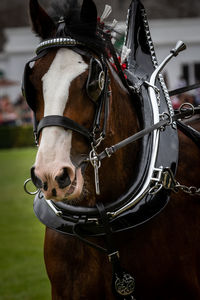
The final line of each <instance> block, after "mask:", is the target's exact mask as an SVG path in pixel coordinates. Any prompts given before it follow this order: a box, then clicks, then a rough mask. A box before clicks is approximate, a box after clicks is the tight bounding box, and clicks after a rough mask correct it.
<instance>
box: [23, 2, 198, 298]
mask: <svg viewBox="0 0 200 300" xmlns="http://www.w3.org/2000/svg"><path fill="white" fill-rule="evenodd" d="M67 3H68V2H66V4H67ZM76 5H77V3H76ZM76 5H75V4H74V5H73V3H72V8H73V9H72V10H71V14H68V15H66V13H65V10H64V9H63V8H59V10H58V9H57V10H55V11H56V12H59V14H57V15H56V14H55V15H56V17H57V19H53V17H52V16H51V17H50V15H48V14H47V13H46V12H45V10H44V9H43V8H42V7H41V6H40V5H39V3H38V1H37V0H30V16H31V21H32V27H33V30H34V32H35V33H36V34H37V35H38V36H40V37H41V39H42V40H43V41H44V42H42V43H40V45H39V47H38V48H37V57H36V58H34V59H32V60H31V62H32V65H33V66H32V67H29V66H28V67H26V68H25V69H26V70H25V76H24V89H25V96H26V98H27V101H28V103H29V105H30V107H31V108H32V109H33V111H34V115H35V127H36V129H37V134H36V135H37V142H38V152H37V155H36V160H35V164H34V166H33V167H32V168H31V178H32V181H33V183H34V184H35V186H36V187H37V188H38V189H39V193H38V194H37V199H36V203H35V210H36V211H37V208H38V207H39V206H40V205H42V206H44V207H43V208H44V209H43V210H42V213H39V219H40V220H43V221H44V224H45V222H46V219H48V222H47V224H46V225H47V226H46V232H45V241H44V259H45V265H46V270H47V274H48V277H49V280H50V282H51V290H52V299H53V300H64V299H73V300H80V299H82V300H83V299H85V300H86V299H87V300H90V299H96V300H98V299H99V300H100V299H101V300H102V299H105V300H106V299H109V300H111V299H137V300H139V299H141V300H144V299H145V300H146V299H149V300H150V299H152V300H156V299H157V300H158V299H159V300H160V299H162V300H165V299H166V300H179V299H180V300H184V299H194V300H195V299H200V271H199V270H200V261H199V253H200V243H199V241H200V235H199V225H200V209H199V193H197V192H196V190H195V191H194V190H193V189H191V188H187V187H190V186H191V187H193V188H194V186H197V187H198V185H199V178H198V172H199V167H200V155H199V154H200V152H199V147H198V145H196V144H195V143H194V141H193V140H192V139H191V138H189V137H188V136H186V135H185V134H183V133H182V132H179V133H178V135H179V143H180V145H179V161H178V166H177V173H176V181H175V179H174V176H175V175H173V174H172V173H171V172H166V173H165V174H167V179H169V180H168V181H170V182H172V183H170V184H174V183H175V188H174V187H172V188H171V189H172V190H173V192H172V193H171V199H170V201H169V194H170V188H169V190H167V189H166V190H164V189H163V186H157V185H156V188H155V189H154V187H153V188H152V187H151V190H152V194H151V200H148V199H149V198H148V199H147V198H145V199H146V200H145V201H144V203H142V204H143V205H141V206H140V209H141V210H142V209H143V207H144V208H145V209H146V207H147V206H148V205H149V206H150V210H148V214H149V216H148V217H147V216H146V213H145V211H143V212H142V214H141V215H139V217H138V218H139V219H140V218H141V219H140V220H139V221H138V222H137V215H136V214H132V212H131V215H129V214H128V213H127V216H128V217H127V216H125V217H124V219H123V222H122V219H120V213H122V214H123V213H124V210H125V208H126V206H127V200H126V201H125V200H123V201H125V203H123V205H122V206H123V209H121V206H120V208H119V206H118V207H117V208H118V209H119V211H120V210H123V211H122V212H121V211H120V212H119V213H115V214H116V218H114V221H113V223H112V224H111V225H110V219H112V215H111V214H108V213H107V212H108V210H109V207H112V206H113V207H115V205H118V202H120V201H121V200H120V201H117V204H116V199H119V198H120V197H121V195H123V194H124V193H126V191H127V190H128V191H131V189H132V185H133V182H136V181H138V180H139V179H138V174H139V173H141V169H140V167H141V164H143V160H145V161H146V162H147V165H148V163H149V160H150V159H151V158H149V156H148V157H147V158H145V155H147V154H148V151H147V148H148V144H147V143H148V141H149V140H151V142H152V143H154V141H153V139H152V138H151V137H152V134H153V133H152V131H151V132H149V133H145V136H144V135H143V138H144V144H145V145H146V146H145V147H143V146H142V141H141V140H140V139H135V141H134V142H131V143H127V144H126V146H124V147H121V148H120V149H118V150H117V151H116V153H114V154H113V153H112V152H114V149H115V147H110V148H109V146H110V145H116V144H118V143H119V141H124V140H126V139H127V138H128V137H130V136H135V135H137V133H138V132H141V130H143V126H144V123H145V122H147V121H146V117H147V118H148V116H149V115H151V111H150V109H148V106H147V112H146V114H145V116H146V117H145V118H144V117H143V119H144V120H143V123H142V121H141V119H142V116H141V111H140V105H142V104H141V102H140V101H139V100H138V95H137V93H135V92H134V93H132V91H131V90H130V88H129V86H128V85H127V80H126V76H125V75H124V73H123V70H122V68H121V65H120V63H119V60H118V58H116V56H115V53H114V50H113V47H112V45H111V43H110V42H109V39H108V36H110V33H109V32H107V30H104V28H103V24H102V23H101V22H100V21H99V20H98V21H97V10H96V6H95V4H94V2H93V1H92V0H84V1H83V4H82V7H81V9H80V10H79V9H78V8H77V6H76ZM66 6H67V5H66ZM55 20H57V23H56V22H55ZM97 27H98V28H99V31H98V30H97ZM135 36H136V35H135ZM138 41H139V38H138ZM29 64H30V62H29V63H28V65H29ZM116 69H117V71H116ZM148 88H150V89H153V90H154V91H155V87H153V88H152V87H150V86H149V85H148ZM145 90H146V87H145ZM144 93H146V92H144ZM133 95H134V96H133ZM143 105H146V104H145V103H143ZM149 118H150V121H149V122H150V123H151V117H150V116H149ZM162 118H163V119H162V120H161V122H163V123H162V124H164V122H165V125H166V126H162V128H161V127H159V129H158V131H159V132H160V135H162V134H163V135H164V136H165V134H166V132H167V131H168V130H169V133H170V135H175V133H177V129H176V125H175V128H174V129H172V126H173V123H174V122H172V119H170V118H172V117H170V118H169V119H168V114H164V115H162ZM166 118H167V121H166ZM158 122H159V120H158ZM38 124H39V125H38ZM198 124H199V123H197V127H198ZM151 125H152V124H151ZM38 127H39V128H38ZM166 127H167V128H166ZM171 132H173V134H171ZM166 135H167V134H166ZM174 139H175V140H176V137H175V138H174ZM169 141H171V140H169ZM172 144H173V143H172ZM170 145H171V142H168V141H167V143H166V144H165V145H164V148H165V151H164V155H163V156H164V157H166V156H169V157H170V160H172V161H173V163H172V164H171V165H172V169H173V173H175V171H176V170H175V169H176V166H175V162H176V157H175V156H176V154H174V155H172V154H171V153H176V152H177V151H178V149H177V140H176V142H175V144H173V145H175V146H172V148H173V149H172V150H169V149H170V147H171V146H170ZM144 149H145V151H144ZM168 150H169V154H168ZM170 151H172V152H170ZM173 151H174V152H173ZM152 152H153V151H152ZM99 153H103V154H102V157H103V156H104V157H103V159H102V160H100V159H99ZM171 156H173V157H171ZM141 157H142V159H141ZM151 157H154V153H152V154H151ZM139 161H141V163H140V164H139ZM171 165H170V166H171ZM145 171H146V170H145ZM156 174H157V173H156ZM158 174H163V173H162V170H161V171H160V170H158ZM155 177H156V178H155V180H154V181H155V182H158V181H159V178H158V176H157V175H155ZM140 180H141V178H140ZM179 183H180V184H179ZM142 185H144V183H143V182H142ZM170 187H171V186H170ZM140 189H141V187H140ZM177 189H178V190H177ZM163 190H164V192H162V191H163ZM186 190H187V193H185V191H186ZM148 191H149V190H148ZM175 192H178V193H175ZM130 193H131V192H130ZM130 193H129V194H130ZM137 193H138V192H137ZM145 193H146V191H145ZM191 193H193V194H194V195H193V196H191V195H190V194H191ZM146 194H147V193H146ZM154 194H155V196H154ZM156 195H158V197H157V198H156ZM148 197H149V195H148ZM141 198H142V196H140V199H138V200H137V201H136V202H137V203H135V204H134V205H133V206H132V207H133V211H134V210H135V211H134V213H137V205H138V203H139V204H140V203H141V202H140V201H141ZM120 199H121V198H120ZM148 201H149V202H148ZM162 201H163V203H162ZM154 202H155V204H151V203H154ZM110 203H111V204H110ZM148 203H149V204H148ZM166 204H167V205H166ZM109 205H110V206H109ZM128 205H129V204H128ZM159 205H160V207H159V209H158V208H157V207H158V206H159ZM63 207H64V208H66V207H68V208H69V209H70V214H69V215H64V213H63V211H64V208H63ZM105 207H107V209H105ZM129 209H130V208H127V210H126V212H129ZM131 209H132V208H131ZM140 209H138V211H139V210H140ZM80 210H81V211H84V214H85V215H87V214H88V216H89V217H88V216H87V217H85V215H84V214H81V213H79V211H80ZM110 210H111V209H110ZM115 211H118V210H115ZM152 211H153V212H152ZM91 212H92V213H93V212H94V215H95V214H97V213H98V215H97V216H96V215H95V217H94V216H93V214H92V213H91ZM47 213H48V214H50V215H51V216H52V219H51V218H50V219H49V218H46V214H47ZM61 215H62V216H63V219H62V221H60V220H61V219H60V216H61ZM75 219H76V221H74V220H75ZM118 219H119V222H118ZM147 219H148V222H147ZM115 220H117V221H116V222H118V223H115ZM59 222H60V223H59ZM64 222H67V226H66V227H65V225H63V224H64ZM131 222H135V223H134V226H132V223H131ZM72 223H73V224H74V223H75V225H71V224H72ZM127 223H128V226H127V225H126V224H127ZM57 224H59V225H57ZM116 224H117V225H116ZM130 224H131V225H130ZM129 225H130V226H129ZM122 227H123V229H124V228H125V229H126V227H130V228H128V229H127V230H121V228H122ZM66 228H67V229H66ZM96 228H97V230H98V232H99V234H97V235H95V234H96V232H95V230H96ZM65 230H66V231H67V234H66V232H65ZM88 232H90V234H88ZM102 233H103V234H102ZM101 250H102V251H101ZM104 250H105V251H104ZM107 254H108V255H107ZM119 257H120V258H119ZM113 269H114V271H113ZM121 270H123V271H122V274H123V275H122V277H123V276H125V277H126V279H127V278H128V279H127V281H128V285H129V286H126V285H125V287H124V286H123V284H124V280H123V282H122V281H120V278H118V277H120V276H121V275H120V274H121ZM115 273H116V274H117V275H116V274H115ZM130 274H131V275H130ZM114 275H115V278H114V279H113V277H114ZM123 279H124V278H123ZM125 281H126V280H125ZM111 282H113V284H112V286H111ZM117 282H119V286H122V287H121V290H120V287H118V292H116V285H117ZM130 286H131V287H130ZM128 288H130V291H127V289H128ZM113 289H114V290H115V291H114V292H113Z"/></svg>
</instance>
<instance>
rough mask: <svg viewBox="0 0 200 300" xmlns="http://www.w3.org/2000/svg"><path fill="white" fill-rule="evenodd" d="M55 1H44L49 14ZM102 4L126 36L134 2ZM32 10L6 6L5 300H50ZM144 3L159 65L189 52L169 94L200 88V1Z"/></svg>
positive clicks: (1, 25)
mask: <svg viewBox="0 0 200 300" xmlns="http://www.w3.org/2000/svg"><path fill="white" fill-rule="evenodd" d="M57 1H59V2H60V1H64V0H57ZM74 1H76V0H74ZM50 2H51V0H40V3H41V5H43V7H44V8H45V9H48V7H49V4H50ZM95 2H96V4H97V6H98V11H99V15H101V14H102V12H103V10H104V6H105V4H110V5H111V6H112V8H113V13H112V15H111V17H110V20H111V21H112V19H114V18H115V19H117V20H118V21H119V25H118V30H120V31H121V33H122V35H123V34H124V32H125V21H126V16H127V10H128V7H129V4H130V0H106V1H102V0H96V1H95ZM28 3H29V1H28V0H9V1H8V0H1V1H0V191H1V193H0V205H1V209H0V300H22V299H23V300H48V299H50V286H49V282H48V279H47V276H46V272H45V266H44V261H43V237H44V226H43V225H42V224H40V223H39V221H38V220H37V219H36V217H35V216H34V212H33V209H32V202H33V197H31V196H28V195H26V194H25V192H24V190H23V182H24V180H25V179H26V178H28V177H29V176H30V174H29V170H30V167H31V166H32V164H33V163H34V158H35V155H36V151H37V149H36V148H35V147H34V139H33V133H32V125H31V123H32V113H31V111H30V109H29V108H28V106H27V104H26V102H25V100H24V99H23V97H22V95H21V78H22V74H23V69H24V65H25V63H26V62H27V61H28V59H30V58H31V57H33V55H34V50H35V48H36V46H37V44H38V42H39V40H38V38H37V37H36V36H35V35H34V34H33V33H32V31H31V28H30V24H29V17H28ZM143 4H144V6H145V8H146V11H147V15H148V18H149V24H150V29H151V35H152V39H153V41H154V45H155V49H156V54H157V58H158V61H159V62H160V61H161V60H162V59H163V58H164V57H165V56H166V55H167V54H168V53H169V50H170V49H171V48H173V47H174V45H175V43H176V41H177V40H180V39H181V40H183V41H184V42H185V43H186V45H187V50H186V51H184V52H182V53H181V54H180V55H179V56H178V57H177V58H176V59H173V60H172V61H171V62H170V63H169V64H168V65H167V67H166V69H165V72H164V77H165V79H166V83H167V86H168V88H169V89H170V90H171V89H175V88H180V87H182V86H185V85H188V84H194V83H198V82H200V1H199V0H193V1H192V2H191V1H190V0H181V1H174V0H143ZM120 43H121V44H122V43H123V39H121V40H120ZM118 46H120V45H118ZM172 101H173V105H174V107H175V108H177V107H179V105H180V104H182V103H183V102H186V101H189V102H190V103H193V104H195V105H198V104H200V89H196V90H192V91H190V92H188V93H185V94H182V95H177V96H176V97H173V98H172Z"/></svg>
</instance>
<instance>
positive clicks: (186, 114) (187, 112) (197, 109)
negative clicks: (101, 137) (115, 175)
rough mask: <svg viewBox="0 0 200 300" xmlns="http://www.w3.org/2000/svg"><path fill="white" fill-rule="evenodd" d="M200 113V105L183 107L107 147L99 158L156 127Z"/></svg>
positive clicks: (106, 155)
mask: <svg viewBox="0 0 200 300" xmlns="http://www.w3.org/2000/svg"><path fill="white" fill-rule="evenodd" d="M199 113H200V106H198V107H194V108H188V109H183V110H181V111H180V112H179V111H178V112H176V114H175V115H174V116H172V117H171V119H168V118H167V119H164V120H161V121H159V122H158V123H156V124H154V125H152V126H151V127H148V128H145V129H143V130H141V131H139V132H137V133H136V134H134V135H131V136H130V137H128V138H126V139H124V140H122V141H121V142H119V143H117V144H115V145H113V146H111V147H110V148H106V149H105V150H104V151H103V152H101V153H100V154H99V155H98V159H99V160H102V159H104V158H105V157H110V156H111V155H112V154H113V153H115V152H116V151H117V150H119V149H121V148H123V147H125V146H127V145H129V144H130V143H133V142H135V141H137V140H139V139H141V138H143V137H144V136H145V135H147V134H149V133H151V132H153V131H154V130H156V129H160V128H162V127H165V126H167V125H171V123H172V122H175V121H178V120H181V119H184V118H187V117H191V116H192V115H195V114H199Z"/></svg>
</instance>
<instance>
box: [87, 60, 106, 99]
mask: <svg viewBox="0 0 200 300" xmlns="http://www.w3.org/2000/svg"><path fill="white" fill-rule="evenodd" d="M104 83H105V73H104V70H103V67H102V64H101V62H100V61H99V60H98V59H96V58H94V57H92V58H91V59H90V67H89V74H88V79H87V83H86V91H87V94H88V96H89V98H90V99H91V100H92V101H93V102H95V103H96V102H97V100H98V99H99V97H100V96H101V93H102V91H103V89H104Z"/></svg>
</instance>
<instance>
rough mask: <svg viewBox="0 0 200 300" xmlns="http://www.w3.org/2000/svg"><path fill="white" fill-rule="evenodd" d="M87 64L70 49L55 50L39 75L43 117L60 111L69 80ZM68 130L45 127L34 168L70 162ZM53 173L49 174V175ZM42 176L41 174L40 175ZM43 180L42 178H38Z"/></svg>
mask: <svg viewBox="0 0 200 300" xmlns="http://www.w3.org/2000/svg"><path fill="white" fill-rule="evenodd" d="M87 68H88V65H87V64H86V63H85V62H84V61H83V59H82V57H81V56H80V55H79V54H77V53H75V52H73V51H72V50H70V49H59V50H58V52H57V54H56V56H55V58H54V60H53V62H52V64H51V66H50V68H49V70H48V71H47V73H46V74H45V75H44V76H43V78H42V82H43V96H44V116H50V115H60V116H62V115H63V113H64V109H65V107H66V104H67V100H68V96H69V88H70V84H71V82H72V81H73V80H74V79H75V78H76V77H77V76H79V75H80V74H82V73H83V72H84V71H86V69H87ZM71 139H72V132H71V131H67V132H66V130H64V129H63V128H61V127H55V126H51V127H46V128H44V129H43V131H42V138H41V141H40V146H39V149H38V153H37V157H36V163H35V165H36V170H37V169H38V171H39V170H40V172H39V173H41V170H44V171H43V173H45V174H48V173H49V172H50V173H54V172H56V169H57V170H58V167H59V166H61V167H63V165H65V164H66V163H67V164H70V165H72V164H71V160H70V149H71ZM52 176H53V174H52ZM42 177H43V176H42ZM41 179H43V178H41Z"/></svg>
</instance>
